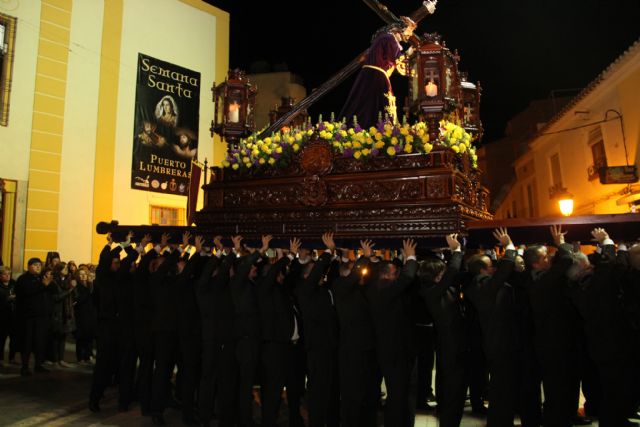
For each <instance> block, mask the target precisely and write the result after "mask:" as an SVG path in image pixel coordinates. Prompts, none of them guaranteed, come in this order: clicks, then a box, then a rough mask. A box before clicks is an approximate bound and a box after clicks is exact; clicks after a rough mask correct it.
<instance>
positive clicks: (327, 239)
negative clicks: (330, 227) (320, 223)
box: [322, 232, 336, 251]
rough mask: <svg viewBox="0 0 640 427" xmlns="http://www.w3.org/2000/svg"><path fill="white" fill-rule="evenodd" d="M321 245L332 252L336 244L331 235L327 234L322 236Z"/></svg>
mask: <svg viewBox="0 0 640 427" xmlns="http://www.w3.org/2000/svg"><path fill="white" fill-rule="evenodd" d="M322 243H324V245H325V246H326V247H327V249H329V250H330V251H334V250H335V249H336V244H335V242H334V241H333V233H332V232H328V233H324V234H323V235H322Z"/></svg>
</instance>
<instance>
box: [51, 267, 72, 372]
mask: <svg viewBox="0 0 640 427" xmlns="http://www.w3.org/2000/svg"><path fill="white" fill-rule="evenodd" d="M67 273H68V270H67V265H66V263H64V262H60V263H59V264H56V266H55V267H54V269H53V283H51V286H49V288H48V289H47V292H49V297H50V298H51V307H52V310H51V337H52V341H51V342H52V349H53V351H52V357H53V358H52V360H51V361H52V362H53V363H57V364H58V366H60V367H63V368H68V367H70V366H71V365H69V364H68V363H66V362H65V361H64V345H65V339H66V337H67V332H69V329H70V324H71V319H72V316H73V314H72V311H71V298H70V295H71V294H72V293H73V288H72V287H70V286H69V285H68V281H67Z"/></svg>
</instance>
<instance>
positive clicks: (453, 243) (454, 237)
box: [445, 233, 462, 251]
mask: <svg viewBox="0 0 640 427" xmlns="http://www.w3.org/2000/svg"><path fill="white" fill-rule="evenodd" d="M445 238H446V239H447V245H448V246H449V249H451V250H452V251H457V250H460V248H461V247H462V245H460V242H459V241H458V233H453V234H447V235H446V236H445Z"/></svg>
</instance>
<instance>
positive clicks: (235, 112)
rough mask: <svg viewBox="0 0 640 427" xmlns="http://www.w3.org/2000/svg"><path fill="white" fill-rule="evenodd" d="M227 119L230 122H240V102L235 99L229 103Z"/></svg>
mask: <svg viewBox="0 0 640 427" xmlns="http://www.w3.org/2000/svg"><path fill="white" fill-rule="evenodd" d="M229 121H230V122H231V123H238V122H240V104H238V103H237V102H236V101H233V102H232V103H231V104H229Z"/></svg>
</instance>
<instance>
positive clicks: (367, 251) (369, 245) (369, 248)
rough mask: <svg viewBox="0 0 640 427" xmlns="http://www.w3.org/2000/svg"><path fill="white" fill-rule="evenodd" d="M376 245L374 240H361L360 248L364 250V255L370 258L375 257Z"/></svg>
mask: <svg viewBox="0 0 640 427" xmlns="http://www.w3.org/2000/svg"><path fill="white" fill-rule="evenodd" d="M375 245H376V244H375V243H373V241H372V240H360V248H362V254H363V255H364V256H365V257H367V258H369V257H371V255H373V247H374V246H375Z"/></svg>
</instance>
